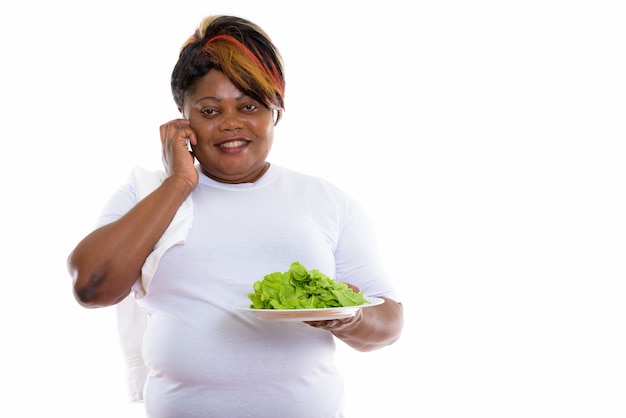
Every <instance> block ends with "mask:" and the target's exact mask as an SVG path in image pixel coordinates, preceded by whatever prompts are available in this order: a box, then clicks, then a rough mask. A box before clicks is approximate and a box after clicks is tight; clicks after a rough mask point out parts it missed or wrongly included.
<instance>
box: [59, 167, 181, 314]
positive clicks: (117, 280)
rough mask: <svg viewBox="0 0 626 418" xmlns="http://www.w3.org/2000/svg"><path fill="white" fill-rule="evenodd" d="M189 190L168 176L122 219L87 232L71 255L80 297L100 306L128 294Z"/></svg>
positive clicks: (70, 264) (84, 302)
mask: <svg viewBox="0 0 626 418" xmlns="http://www.w3.org/2000/svg"><path fill="white" fill-rule="evenodd" d="M190 192H191V190H190V189H189V188H188V187H187V186H186V185H185V184H184V183H182V182H181V181H180V180H176V179H173V178H171V177H170V178H168V179H166V180H165V181H164V182H163V183H162V184H161V186H160V187H159V188H157V189H156V190H155V191H154V192H152V193H151V194H150V195H148V196H146V198H145V199H143V200H142V201H140V202H139V203H138V204H137V205H136V206H134V207H133V208H132V209H131V210H130V211H129V212H128V213H127V214H126V215H124V216H123V217H122V218H120V219H119V220H117V221H115V222H113V223H111V224H109V225H106V226H103V227H101V228H98V229H96V230H95V231H93V232H92V233H91V234H89V235H87V236H86V237H85V238H84V239H83V240H82V241H81V242H80V243H79V244H78V245H77V246H76V248H75V249H74V251H72V253H71V254H70V256H69V257H68V270H69V272H70V274H71V276H72V277H73V280H74V294H75V296H76V299H77V301H78V302H79V303H80V304H81V305H83V306H85V307H102V306H109V305H112V304H115V303H117V302H119V301H120V300H122V299H123V298H124V297H125V296H126V295H128V293H129V292H130V288H131V286H132V285H133V283H134V282H135V281H136V280H137V278H138V277H139V276H140V273H141V267H142V266H143V264H144V262H145V260H146V258H147V257H148V255H149V254H150V253H151V252H152V250H153V249H154V246H155V244H156V242H157V241H158V240H159V238H160V237H161V236H162V235H163V233H164V232H165V230H166V229H167V227H168V226H169V224H170V222H171V221H172V219H173V217H174V215H175V214H176V211H177V210H178V208H179V207H180V205H181V204H182V202H184V200H185V199H186V197H187V196H188V195H189V193H190Z"/></svg>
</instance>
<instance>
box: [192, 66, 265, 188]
mask: <svg viewBox="0 0 626 418" xmlns="http://www.w3.org/2000/svg"><path fill="white" fill-rule="evenodd" d="M182 110H183V115H184V117H185V118H187V119H189V122H190V123H191V129H193V130H194V132H195V133H196V136H197V138H198V143H197V144H196V145H194V146H193V153H194V155H195V157H196V159H197V160H198V162H199V163H200V166H201V167H202V171H203V172H204V174H206V175H207V176H209V177H211V178H212V179H214V180H217V181H220V182H222V183H250V182H254V181H256V180H257V179H258V178H260V177H261V176H262V175H263V173H264V172H265V171H266V169H267V167H266V164H265V159H266V158H267V156H268V154H269V152H270V150H271V148H272V142H273V138H274V121H273V118H272V111H271V110H270V109H268V108H267V107H265V106H264V105H263V104H261V103H259V102H258V101H256V100H254V99H252V98H251V97H249V96H246V95H245V94H243V93H242V92H241V91H239V89H237V87H235V85H234V84H233V83H232V82H231V81H230V79H229V78H228V77H226V76H225V75H224V73H222V72H221V71H218V70H211V71H209V72H208V73H207V75H205V76H204V77H202V78H201V79H199V80H198V81H197V83H196V84H195V85H194V88H193V89H192V90H191V91H190V92H188V94H187V96H186V98H185V103H184V108H183V109H182Z"/></svg>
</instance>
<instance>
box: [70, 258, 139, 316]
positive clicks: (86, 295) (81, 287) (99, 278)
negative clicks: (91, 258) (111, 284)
mask: <svg viewBox="0 0 626 418" xmlns="http://www.w3.org/2000/svg"><path fill="white" fill-rule="evenodd" d="M67 268H68V271H69V273H70V275H71V276H72V279H73V286H72V290H73V293H74V299H76V302H78V304H79V305H81V306H82V307H84V308H102V307H105V306H110V305H113V304H115V303H117V302H118V301H119V300H121V299H122V298H120V297H119V295H115V294H114V292H111V291H110V290H109V291H107V288H108V285H107V283H108V281H109V280H108V278H107V274H106V273H104V272H102V271H92V270H90V269H84V268H82V269H81V268H79V266H78V265H77V264H76V263H74V262H73V261H72V256H71V255H70V257H68V260H67ZM128 293H130V289H128V291H127V292H126V294H124V295H123V297H125V296H126V295H127V294H128Z"/></svg>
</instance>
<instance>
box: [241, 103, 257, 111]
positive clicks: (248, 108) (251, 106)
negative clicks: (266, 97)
mask: <svg viewBox="0 0 626 418" xmlns="http://www.w3.org/2000/svg"><path fill="white" fill-rule="evenodd" d="M258 107H259V105H258V104H256V103H246V104H244V105H243V106H241V110H242V111H244V112H254V111H255V110H256V109H258Z"/></svg>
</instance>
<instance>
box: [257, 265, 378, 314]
mask: <svg viewBox="0 0 626 418" xmlns="http://www.w3.org/2000/svg"><path fill="white" fill-rule="evenodd" d="M253 288H254V292H252V293H248V298H249V299H250V300H251V301H252V303H251V304H250V308H253V309H316V308H336V307H344V306H357V305H363V304H365V303H369V302H368V301H367V300H366V299H365V296H363V293H362V292H358V293H357V292H355V291H354V290H352V289H350V288H349V287H348V285H347V284H345V283H342V282H337V281H335V280H333V279H331V278H330V277H328V276H326V275H325V274H323V273H321V272H320V271H319V270H317V269H314V270H307V269H306V267H304V266H303V265H302V264H300V262H299V261H294V262H293V263H291V266H290V267H289V270H288V271H286V272H284V273H281V272H274V273H270V274H267V275H266V276H264V277H263V280H258V281H256V282H254V285H253Z"/></svg>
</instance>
